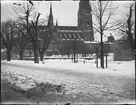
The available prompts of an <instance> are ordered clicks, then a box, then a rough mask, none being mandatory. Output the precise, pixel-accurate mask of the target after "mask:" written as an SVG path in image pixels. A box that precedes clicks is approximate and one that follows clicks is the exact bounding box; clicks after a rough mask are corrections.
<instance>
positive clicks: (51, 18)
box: [47, 3, 58, 30]
mask: <svg viewBox="0 0 136 105" xmlns="http://www.w3.org/2000/svg"><path fill="white" fill-rule="evenodd" d="M47 26H48V28H49V29H50V30H53V28H54V23H53V14H52V3H50V14H49V18H48V25H47ZM56 26H58V21H57V20H56Z"/></svg>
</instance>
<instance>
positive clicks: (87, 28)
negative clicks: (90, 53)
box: [78, 0, 94, 41]
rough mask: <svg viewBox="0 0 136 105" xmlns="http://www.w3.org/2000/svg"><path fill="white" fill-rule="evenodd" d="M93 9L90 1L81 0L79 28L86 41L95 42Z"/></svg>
mask: <svg viewBox="0 0 136 105" xmlns="http://www.w3.org/2000/svg"><path fill="white" fill-rule="evenodd" d="M91 12H92V9H91V6H90V4H89V0H80V2H79V10H78V28H79V29H81V30H82V32H83V36H84V40H85V41H93V40H94V35H93V23H92V14H91Z"/></svg>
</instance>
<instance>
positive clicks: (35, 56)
mask: <svg viewBox="0 0 136 105" xmlns="http://www.w3.org/2000/svg"><path fill="white" fill-rule="evenodd" d="M33 48H34V63H39V60H38V49H37V44H36V43H35V44H33Z"/></svg>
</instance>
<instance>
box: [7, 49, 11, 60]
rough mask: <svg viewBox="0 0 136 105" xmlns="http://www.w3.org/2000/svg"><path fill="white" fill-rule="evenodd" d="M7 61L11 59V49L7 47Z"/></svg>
mask: <svg viewBox="0 0 136 105" xmlns="http://www.w3.org/2000/svg"><path fill="white" fill-rule="evenodd" d="M7 61H11V50H9V49H7Z"/></svg>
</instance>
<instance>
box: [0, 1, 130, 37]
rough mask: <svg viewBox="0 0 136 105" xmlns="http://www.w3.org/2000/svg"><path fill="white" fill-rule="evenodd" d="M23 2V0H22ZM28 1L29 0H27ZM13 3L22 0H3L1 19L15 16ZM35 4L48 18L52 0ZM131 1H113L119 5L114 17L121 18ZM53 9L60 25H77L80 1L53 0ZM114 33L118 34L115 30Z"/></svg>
mask: <svg viewBox="0 0 136 105" xmlns="http://www.w3.org/2000/svg"><path fill="white" fill-rule="evenodd" d="M22 2H23V1H22ZM27 2H28V1H27ZM13 3H20V1H2V2H1V19H2V21H4V20H7V19H10V18H15V17H16V15H15V13H14V11H13V6H15V5H13ZM34 5H35V6H36V8H37V11H38V12H40V13H42V14H41V18H45V19H46V18H47V16H48V14H49V7H50V1H46V2H45V1H42V2H41V1H36V2H34ZM127 5H129V1H113V6H119V8H118V10H117V11H116V15H115V16H114V17H113V18H114V19H121V16H123V14H124V13H126V11H128V10H127V9H126V7H124V6H127ZM52 9H53V16H54V21H56V19H57V20H58V23H59V25H60V26H77V13H78V9H79V1H52ZM112 34H113V35H114V34H116V33H115V31H114V32H112Z"/></svg>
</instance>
